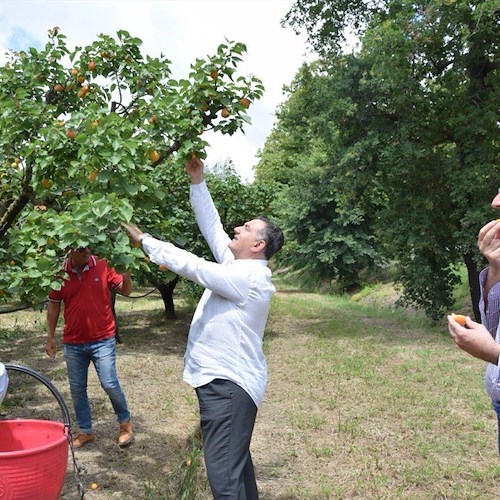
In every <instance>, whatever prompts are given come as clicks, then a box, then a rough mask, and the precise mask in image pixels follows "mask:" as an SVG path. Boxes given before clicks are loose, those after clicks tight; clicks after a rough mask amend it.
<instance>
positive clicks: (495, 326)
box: [479, 269, 500, 403]
mask: <svg viewBox="0 0 500 500" xmlns="http://www.w3.org/2000/svg"><path fill="white" fill-rule="evenodd" d="M487 277H488V269H483V270H482V271H481V273H480V274H479V284H480V286H481V298H480V300H479V310H480V312H481V323H482V324H483V325H484V326H485V327H486V328H487V329H488V331H489V332H490V333H491V336H492V337H493V338H494V339H495V341H496V342H497V344H500V324H499V322H500V321H499V320H500V282H499V283H495V285H493V286H492V287H491V289H490V291H489V293H488V309H486V308H485V304H484V296H483V290H484V285H485V283H486V278H487ZM499 365H500V359H499V363H498V364H496V365H494V364H492V363H488V365H487V366H486V373H485V377H484V385H485V387H486V392H487V393H488V395H489V396H490V397H491V399H492V400H493V401H496V402H498V403H500V366H499Z"/></svg>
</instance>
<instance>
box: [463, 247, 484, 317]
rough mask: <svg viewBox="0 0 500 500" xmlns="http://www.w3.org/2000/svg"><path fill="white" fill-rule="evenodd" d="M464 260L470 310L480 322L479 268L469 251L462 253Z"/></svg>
mask: <svg viewBox="0 0 500 500" xmlns="http://www.w3.org/2000/svg"><path fill="white" fill-rule="evenodd" d="M464 262H465V265H466V266H467V276H468V279H469V292H470V298H471V300H472V310H473V312H474V319H475V320H476V321H477V322H481V314H480V313H479V298H480V293H481V292H480V288H479V269H478V268H477V266H476V263H475V262H474V259H473V256H472V254H471V253H466V254H465V255H464Z"/></svg>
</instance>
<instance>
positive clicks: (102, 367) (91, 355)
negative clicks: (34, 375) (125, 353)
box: [64, 337, 130, 434]
mask: <svg viewBox="0 0 500 500" xmlns="http://www.w3.org/2000/svg"><path fill="white" fill-rule="evenodd" d="M64 357H65V358H66V367H67V369H68V379H69V388H70V391H71V398H72V399H73V406H74V408H75V414H76V421H77V423H78V427H79V428H80V432H85V433H87V434H91V433H92V414H91V411H90V404H89V398H88V396H87V379H88V368H89V365H90V362H91V361H92V363H93V365H94V367H95V370H96V372H97V376H98V377H99V382H100V383H101V387H102V388H103V389H104V390H105V391H106V393H107V395H108V396H109V399H110V401H111V404H112V405H113V409H114V410H115V413H116V417H117V420H118V422H120V423H122V422H128V421H130V412H129V410H128V406H127V401H126V399H125V394H123V391H122V388H121V386H120V382H119V380H118V376H117V374H116V341H115V338H114V337H112V338H109V339H105V340H99V341H97V342H90V343H88V344H64Z"/></svg>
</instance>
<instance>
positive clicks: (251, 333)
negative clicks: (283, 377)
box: [142, 182, 275, 407]
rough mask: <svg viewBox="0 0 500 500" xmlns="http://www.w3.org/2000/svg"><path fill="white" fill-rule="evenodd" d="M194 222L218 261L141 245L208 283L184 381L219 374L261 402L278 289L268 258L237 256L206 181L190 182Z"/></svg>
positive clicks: (148, 242)
mask: <svg viewBox="0 0 500 500" xmlns="http://www.w3.org/2000/svg"><path fill="white" fill-rule="evenodd" d="M190 199H191V205H192V207H193V210H194V212H195V216H196V221H197V223H198V226H199V228H200V231H201V233H202V234H203V236H204V237H205V239H206V241H207V243H208V245H209V247H210V250H211V251H212V254H213V255H214V257H215V259H216V261H217V262H210V261H207V260H205V259H202V258H200V257H197V256H196V255H194V254H192V253H189V252H187V251H185V250H182V249H180V248H178V247H176V246H175V245H172V244H171V243H166V242H162V241H160V240H157V239H155V238H153V237H151V236H145V237H144V238H143V240H142V247H143V249H144V251H145V252H146V253H147V254H148V255H149V257H150V259H151V260H152V261H153V262H155V263H156V264H163V265H165V266H167V267H168V268H169V269H170V270H172V271H173V272H174V273H176V274H179V275H180V276H184V277H186V278H188V279H190V280H192V281H194V282H195V283H198V284H200V285H201V286H203V287H204V288H205V291H204V293H203V296H202V297H201V299H200V302H199V303H198V306H197V308H196V311H195V313H194V316H193V319H192V321H191V327H190V329H189V337H188V344H187V349H186V353H185V355H184V375H183V378H184V380H185V381H186V382H187V383H188V384H190V385H191V386H193V387H200V386H202V385H205V384H208V383H209V382H211V381H212V380H213V379H215V378H222V379H225V380H230V381H232V382H234V383H236V384H237V385H239V386H240V387H242V388H243V389H244V390H245V391H246V392H247V393H248V394H249V395H250V397H251V398H252V400H253V401H254V403H255V405H256V406H257V407H258V406H259V405H260V403H261V402H262V398H263V397H264V392H265V389H266V384H267V364H266V359H265V356H264V352H263V350H262V339H263V336H264V329H265V325H266V321H267V316H268V312H269V305H270V302H271V297H272V296H273V294H274V292H275V288H274V285H273V284H272V282H271V270H270V269H269V268H268V267H267V260H260V259H235V258H234V255H233V254H232V252H231V250H229V248H228V244H229V242H230V241H231V240H230V238H229V236H228V235H227V234H226V232H225V231H224V229H223V227H222V224H221V222H220V218H219V214H218V212H217V210H216V208H215V206H214V204H213V201H212V198H211V196H210V193H209V192H208V189H207V186H206V184H205V182H202V183H201V184H192V185H191V194H190Z"/></svg>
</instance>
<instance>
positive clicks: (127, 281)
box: [118, 273, 132, 297]
mask: <svg viewBox="0 0 500 500" xmlns="http://www.w3.org/2000/svg"><path fill="white" fill-rule="evenodd" d="M122 276H123V281H122V283H121V284H120V285H119V286H118V291H119V292H120V293H121V294H122V295H125V297H128V296H129V295H130V294H131V293H132V279H131V278H130V273H123V274H122Z"/></svg>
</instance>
